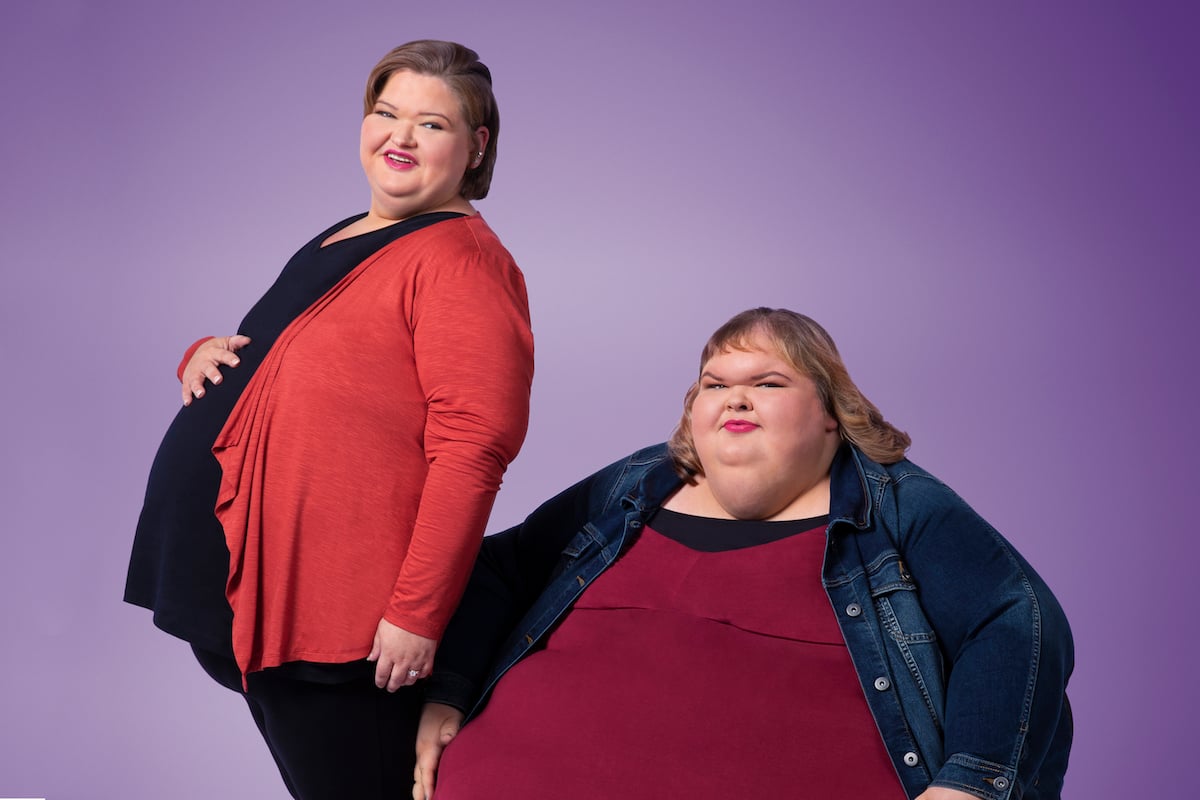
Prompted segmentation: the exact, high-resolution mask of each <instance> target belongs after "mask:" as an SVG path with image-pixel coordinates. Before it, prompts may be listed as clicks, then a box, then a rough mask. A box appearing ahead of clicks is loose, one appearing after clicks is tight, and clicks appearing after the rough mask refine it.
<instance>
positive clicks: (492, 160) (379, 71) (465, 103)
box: [363, 39, 500, 200]
mask: <svg viewBox="0 0 1200 800" xmlns="http://www.w3.org/2000/svg"><path fill="white" fill-rule="evenodd" d="M401 70H408V71H409V72H415V73H417V74H418V75H429V76H431V77H434V78H441V79H442V80H443V81H445V82H446V85H447V86H449V87H450V90H451V91H452V92H454V94H455V96H456V97H458V101H459V104H460V105H461V106H462V113H463V117H464V118H465V119H466V122H467V125H468V126H469V127H470V129H471V130H472V131H474V130H475V129H476V128H479V127H484V128H487V129H488V141H487V145H486V146H485V147H484V148H483V158H482V159H481V160H480V162H479V166H478V167H474V168H468V169H467V172H466V174H465V175H464V176H463V182H462V189H461V190H460V192H459V193H460V194H461V195H462V196H463V197H464V198H465V199H467V200H482V199H483V198H485V197H487V193H488V189H489V188H491V185H492V170H493V169H495V166H496V141H497V139H499V138H500V109H499V107H497V105H496V97H495V95H493V94H492V73H491V70H489V69H488V68H487V67H486V66H484V64H483V62H481V61H480V60H479V54H478V53H476V52H475V51H474V50H472V49H471V48H469V47H464V46H462V45H461V44H456V43H455V42H442V41H438V40H436V39H419V40H417V41H415V42H409V43H408V44H402V45H400V46H399V47H397V48H395V49H393V50H392V51H391V52H390V53H388V54H387V55H386V56H384V57H383V58H381V59H380V60H379V63H378V64H376V65H375V68H374V69H372V70H371V74H370V75H369V76H368V77H367V92H366V94H365V95H364V96H363V116H364V117H365V116H367V115H368V114H370V113H371V112H372V111H374V110H375V101H376V100H378V99H379V93H380V92H382V91H383V87H384V86H385V85H387V82H388V78H390V77H392V73H394V72H399V71H401Z"/></svg>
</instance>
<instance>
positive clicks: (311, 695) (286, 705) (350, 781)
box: [192, 647, 421, 800]
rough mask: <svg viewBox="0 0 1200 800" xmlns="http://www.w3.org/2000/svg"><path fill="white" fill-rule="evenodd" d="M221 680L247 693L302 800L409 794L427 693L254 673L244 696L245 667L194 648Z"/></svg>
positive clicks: (366, 682)
mask: <svg viewBox="0 0 1200 800" xmlns="http://www.w3.org/2000/svg"><path fill="white" fill-rule="evenodd" d="M192 651H193V652H194V653H195V654H196V658H197V660H199V662H200V665H201V666H202V667H204V671H205V672H207V673H208V674H209V675H210V676H211V677H212V678H213V680H215V681H216V682H217V683H219V684H221V685H222V686H225V687H226V688H228V689H232V690H233V691H235V692H237V693H238V694H241V695H242V696H243V697H245V698H246V703H247V705H249V706H250V713H251V715H252V716H253V717H254V722H255V723H256V724H257V725H258V730H259V731H260V732H261V733H262V736H263V739H265V740H266V742H267V747H269V748H270V750H271V755H272V756H274V757H275V763H276V764H277V765H278V766H279V774H280V775H282V776H283V781H284V783H286V784H287V788H288V791H289V792H291V794H292V797H294V798H296V800H346V798H355V800H360V799H361V800H371V799H372V798H380V799H381V800H382V799H383V798H387V800H396V798H398V797H408V796H409V791H410V789H411V788H412V780H413V777H412V776H413V765H414V763H415V761H416V756H415V748H416V734H417V721H418V719H419V717H420V713H421V696H420V691H419V690H416V689H414V688H412V687H401V688H400V689H399V691H397V692H395V693H389V692H387V691H385V690H383V689H379V688H376V686H375V682H374V679H373V678H371V677H360V678H355V679H353V680H349V681H344V682H340V683H320V682H316V681H307V680H299V679H297V678H294V677H288V676H286V675H283V674H277V673H276V672H275V671H274V670H269V669H268V670H264V671H262V672H254V673H251V674H250V676H249V680H248V685H249V691H248V692H245V693H243V692H242V677H241V673H240V672H239V671H238V668H237V663H236V662H235V661H233V659H231V658H227V657H225V656H222V655H218V654H216V653H210V652H208V651H206V650H201V649H200V648H196V647H193V648H192Z"/></svg>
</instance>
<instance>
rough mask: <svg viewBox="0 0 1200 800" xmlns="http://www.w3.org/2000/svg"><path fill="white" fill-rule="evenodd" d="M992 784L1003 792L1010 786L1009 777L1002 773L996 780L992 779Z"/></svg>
mask: <svg viewBox="0 0 1200 800" xmlns="http://www.w3.org/2000/svg"><path fill="white" fill-rule="evenodd" d="M992 786H995V787H996V788H997V789H999V790H1000V791H1002V792H1003V791H1004V790H1005V789H1007V788H1008V778H1006V777H1004V776H1003V775H1001V776H1000V777H999V778H996V780H994V781H992Z"/></svg>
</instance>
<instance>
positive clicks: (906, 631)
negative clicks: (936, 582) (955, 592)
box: [869, 556, 945, 731]
mask: <svg viewBox="0 0 1200 800" xmlns="http://www.w3.org/2000/svg"><path fill="white" fill-rule="evenodd" d="M869 581H870V586H871V600H872V602H873V603H874V605H875V613H876V614H877V615H878V617H879V624H880V626H881V628H882V629H883V631H884V633H885V634H886V636H887V637H888V639H889V640H890V643H891V646H890V647H889V648H888V653H887V655H888V661H889V662H890V664H891V666H892V669H893V673H894V677H895V678H896V679H897V680H899V679H900V677H901V675H908V676H909V677H910V678H911V679H912V685H913V688H914V689H915V690H916V691H917V692H918V693H919V694H920V696H921V700H922V702H923V703H924V705H925V708H926V710H927V711H928V713H929V715H930V717H931V719H932V720H933V721H934V723H935V724H936V726H937V728H938V730H939V731H940V730H941V727H942V719H943V714H944V709H945V671H944V667H943V664H942V655H941V651H940V649H939V648H938V641H937V635H936V634H935V633H934V631H933V626H932V625H930V624H929V620H928V619H927V618H926V617H925V612H924V611H923V610H922V608H921V602H920V593H919V592H918V590H917V585H916V583H915V582H914V581H913V579H912V576H911V575H909V573H908V570H907V569H906V568H905V566H904V562H903V561H902V560H901V559H900V558H899V557H897V556H892V557H889V558H887V559H886V560H885V561H884V562H883V563H882V564H881V565H880V567H879V568H878V569H877V570H875V571H874V572H872V573H871V574H870V575H869Z"/></svg>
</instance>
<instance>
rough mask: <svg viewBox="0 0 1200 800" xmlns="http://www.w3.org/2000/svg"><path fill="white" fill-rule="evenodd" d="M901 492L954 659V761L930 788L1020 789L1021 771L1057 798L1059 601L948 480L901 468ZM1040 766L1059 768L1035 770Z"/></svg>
mask: <svg viewBox="0 0 1200 800" xmlns="http://www.w3.org/2000/svg"><path fill="white" fill-rule="evenodd" d="M896 497H897V504H898V508H899V512H898V516H899V522H900V525H899V529H900V530H901V531H902V534H901V541H900V547H901V552H902V554H903V556H904V560H905V563H906V564H907V566H908V568H909V570H910V571H911V573H912V575H913V577H914V579H915V581H916V585H917V587H918V592H919V599H920V604H921V608H922V610H923V611H924V613H925V615H926V616H927V617H928V619H929V622H930V624H931V625H932V626H933V628H934V630H935V631H936V633H937V636H938V639H939V640H940V645H941V648H942V652H943V656H944V658H945V661H946V673H947V674H946V701H945V703H946V705H945V726H944V747H945V756H946V760H945V765H944V766H943V767H942V769H941V770H940V771H939V772H938V774H937V775H935V776H934V780H933V782H932V783H931V790H932V789H933V788H944V789H954V788H959V789H968V788H969V789H973V790H975V792H976V793H977V794H978V793H982V794H981V796H985V797H1009V796H1010V794H1009V793H1010V792H1011V793H1012V796H1018V795H1019V794H1020V793H1021V792H1020V791H1018V790H1016V789H1015V788H1014V787H1012V786H1011V785H1009V784H1010V783H1011V776H1012V775H1014V774H1015V775H1016V779H1017V780H1018V781H1019V782H1020V784H1021V787H1022V790H1023V793H1026V794H1028V793H1030V786H1031V785H1032V784H1033V782H1034V781H1035V779H1037V780H1039V789H1038V793H1037V795H1036V796H1038V797H1041V798H1047V797H1057V796H1058V791H1059V788H1060V787H1061V781H1062V774H1061V767H1065V748H1066V747H1068V746H1069V741H1070V736H1069V728H1070V725H1069V719H1068V715H1069V712H1068V710H1067V708H1066V694H1065V690H1066V684H1067V679H1068V677H1069V676H1070V673H1071V669H1072V666H1073V645H1072V641H1071V633H1070V629H1069V627H1068V625H1067V621H1066V617H1065V615H1064V614H1063V611H1062V608H1061V607H1060V606H1059V604H1058V601H1057V600H1056V599H1055V598H1054V596H1053V594H1051V592H1050V590H1049V588H1048V587H1047V586H1046V585H1045V583H1044V582H1043V581H1042V580H1041V578H1040V577H1039V576H1038V575H1037V573H1036V572H1034V570H1033V568H1032V567H1030V566H1029V564H1028V563H1026V562H1025V560H1024V559H1023V558H1021V556H1020V555H1019V554H1018V553H1017V552H1016V550H1015V549H1013V547H1012V545H1010V544H1009V543H1008V542H1007V541H1005V540H1004V539H1003V538H1002V537H1001V536H1000V534H999V533H997V532H996V531H995V530H994V529H993V528H992V527H991V526H990V525H988V523H987V522H986V521H984V520H983V519H982V518H981V517H980V516H979V515H978V514H976V513H975V512H974V511H973V510H972V509H971V508H970V507H969V506H968V505H967V504H966V503H965V502H963V501H962V499H961V498H959V497H958V496H957V495H955V494H954V493H953V492H952V491H950V490H949V489H948V488H946V487H945V486H943V485H942V484H940V483H939V482H937V481H936V480H933V479H930V478H928V477H926V476H916V475H913V476H904V477H901V479H900V480H899V481H898V483H897V488H896ZM906 512H907V513H906ZM906 517H907V518H906ZM1064 733H1065V736H1064V735H1063V734H1064ZM1060 750H1064V752H1061V753H1059V752H1052V751H1060ZM1048 755H1049V756H1050V758H1049V759H1048ZM981 762H982V763H981ZM1043 762H1047V763H1051V762H1053V763H1055V764H1059V763H1061V767H1053V768H1050V769H1048V770H1047V772H1046V773H1045V774H1041V775H1039V771H1040V770H1041V768H1042V765H1043ZM1000 772H1004V773H1005V774H1006V777H1003V778H1001V777H1000V774H999V773H1000ZM1051 772H1055V773H1056V774H1050V773H1051Z"/></svg>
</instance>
